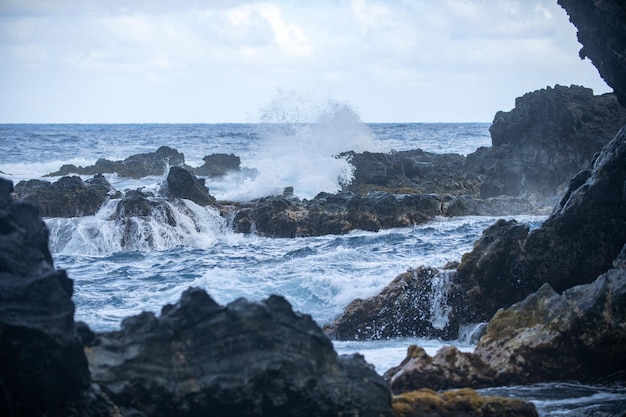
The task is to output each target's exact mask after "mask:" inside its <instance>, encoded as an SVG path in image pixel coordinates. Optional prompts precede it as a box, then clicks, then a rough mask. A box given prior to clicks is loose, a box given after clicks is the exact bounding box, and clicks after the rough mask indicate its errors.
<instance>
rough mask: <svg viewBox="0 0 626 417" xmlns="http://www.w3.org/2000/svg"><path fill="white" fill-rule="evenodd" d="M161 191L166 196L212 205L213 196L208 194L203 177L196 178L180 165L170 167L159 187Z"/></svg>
mask: <svg viewBox="0 0 626 417" xmlns="http://www.w3.org/2000/svg"><path fill="white" fill-rule="evenodd" d="M161 193H162V194H164V195H165V196H166V197H168V198H174V199H175V198H184V199H187V200H191V201H193V202H194V203H196V204H198V205H200V206H209V205H211V206H214V205H216V204H217V201H216V200H215V197H213V196H212V195H210V194H209V190H208V189H207V188H206V186H205V180H204V179H203V178H196V177H195V176H194V175H193V174H192V173H191V172H189V171H187V170H186V169H184V168H181V167H171V168H170V171H169V173H168V174H167V178H166V180H165V182H164V183H163V186H162V187H161Z"/></svg>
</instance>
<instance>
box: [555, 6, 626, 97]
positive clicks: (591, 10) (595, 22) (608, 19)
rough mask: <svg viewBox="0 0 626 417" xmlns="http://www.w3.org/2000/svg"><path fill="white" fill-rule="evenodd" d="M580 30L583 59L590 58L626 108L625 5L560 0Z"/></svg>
mask: <svg viewBox="0 0 626 417" xmlns="http://www.w3.org/2000/svg"><path fill="white" fill-rule="evenodd" d="M558 3H559V4H560V5H561V7H563V8H564V9H565V10H566V11H567V14H568V15H569V17H570V21H571V22H572V23H573V24H574V26H576V29H578V41H579V42H580V43H581V44H582V45H583V47H582V49H581V50H580V53H579V55H580V57H581V58H589V59H590V60H591V62H592V63H593V65H594V66H595V67H596V68H597V69H598V71H599V72H600V75H601V76H602V78H603V79H604V81H606V83H607V84H608V85H609V86H611V87H612V88H613V90H614V92H615V95H616V96H617V99H618V100H619V102H620V103H621V104H622V106H625V107H626V78H625V77H624V68H626V25H624V22H626V5H625V4H624V2H623V1H621V0H604V1H594V2H589V1H585V0H558Z"/></svg>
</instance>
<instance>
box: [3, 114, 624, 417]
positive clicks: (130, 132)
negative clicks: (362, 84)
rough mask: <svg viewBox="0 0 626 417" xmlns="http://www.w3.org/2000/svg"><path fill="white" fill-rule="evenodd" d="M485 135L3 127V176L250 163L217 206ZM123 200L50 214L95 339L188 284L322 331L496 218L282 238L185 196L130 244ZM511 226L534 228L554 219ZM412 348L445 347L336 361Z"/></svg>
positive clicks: (588, 401) (424, 129)
mask: <svg viewBox="0 0 626 417" xmlns="http://www.w3.org/2000/svg"><path fill="white" fill-rule="evenodd" d="M488 127H489V124H487V123H467V124H364V123H361V122H360V121H359V120H358V117H356V116H355V115H354V114H353V113H351V112H349V111H345V109H343V110H342V111H335V112H331V113H325V114H324V115H323V117H320V118H319V119H318V120H317V121H316V123H311V124H303V123H299V124H214V125H202V124H201V125H158V124H154V125H152V124H151V125H0V143H1V145H2V150H3V152H1V153H0V175H1V176H2V177H4V178H7V179H10V180H12V181H13V182H14V183H17V182H19V181H20V180H24V179H34V178H39V179H47V180H49V181H55V180H57V179H58V178H49V177H46V178H43V175H45V174H47V173H50V172H54V171H56V170H58V169H59V168H60V167H61V165H63V164H75V165H83V166H87V165H93V164H94V163H95V162H96V160H97V159H98V158H106V159H109V160H123V159H125V158H127V157H129V156H130V155H134V154H138V153H145V152H154V151H155V150H156V149H157V148H158V147H160V146H163V145H167V146H170V147H172V148H175V149H177V150H178V151H180V152H182V153H184V155H185V161H186V163H187V164H189V165H191V166H199V165H202V163H203V161H202V158H203V157H204V156H206V155H209V154H212V153H233V154H236V155H238V156H239V157H240V158H241V161H242V168H244V169H243V170H242V173H240V174H237V175H229V176H227V177H225V178H222V179H218V180H211V179H207V182H206V184H207V186H208V188H209V189H210V192H211V194H213V195H214V196H215V197H217V199H218V200H226V199H228V200H250V199H254V198H257V197H262V196H265V195H269V194H274V193H280V192H281V191H282V189H283V188H284V187H286V186H293V187H294V191H295V194H296V195H297V196H298V197H300V198H312V197H314V196H315V195H316V194H317V193H319V192H321V191H326V192H334V191H337V190H339V188H340V186H341V183H343V182H347V181H350V178H351V175H352V168H351V166H350V164H349V161H347V160H344V159H341V158H337V157H336V155H338V154H339V153H341V152H343V151H349V150H355V151H358V152H362V151H377V152H389V151H392V150H409V149H417V148H420V149H423V150H425V151H429V152H436V153H460V154H464V155H466V154H468V153H471V152H473V151H475V150H476V148H478V147H480V146H490V145H491V139H490V136H489V131H488ZM105 176H106V177H107V179H108V180H109V182H110V183H111V184H112V185H113V186H114V187H115V188H116V189H117V190H119V191H124V190H130V189H136V188H143V189H144V190H153V191H156V190H157V189H158V188H159V186H160V184H161V183H162V182H163V181H164V179H165V175H163V176H156V177H148V178H143V179H140V180H132V179H127V178H119V177H117V176H116V175H115V174H106V175H105ZM86 178H88V177H84V179H86ZM115 204H116V203H115V201H111V202H109V203H107V204H105V205H104V206H103V207H102V209H101V210H100V211H99V212H98V213H97V214H96V215H94V216H87V217H81V218H72V219H59V218H48V219H45V221H46V223H47V224H48V227H49V228H50V232H51V233H50V250H51V252H52V255H53V259H54V261H55V266H56V267H57V268H62V269H66V270H67V271H68V274H69V276H70V277H71V278H72V279H74V281H75V295H74V302H75V303H76V320H82V321H85V322H86V323H87V324H89V326H90V327H92V328H93V329H94V330H98V331H103V330H112V329H115V328H117V327H118V326H119V324H120V321H121V319H122V318H124V317H127V316H129V315H133V314H137V313H139V312H141V311H144V310H149V311H154V312H158V311H159V310H160V309H161V307H162V306H163V305H164V304H166V303H173V302H176V301H177V300H178V298H179V296H180V294H181V293H182V292H183V291H184V290H185V289H186V288H188V287H189V286H196V287H201V288H204V289H205V290H207V292H208V293H209V294H210V295H211V296H212V297H213V298H214V299H215V300H216V301H217V302H218V303H220V304H225V303H228V302H230V301H233V300H235V299H237V298H238V297H246V298H248V299H252V300H260V299H263V298H265V297H267V296H268V295H270V294H280V295H283V296H285V297H286V298H287V300H288V301H289V302H290V303H291V304H292V306H293V307H294V309H295V310H298V311H300V312H303V313H307V314H310V315H312V316H313V318H314V319H315V320H316V321H317V322H318V323H319V324H320V325H323V324H326V323H329V322H331V321H332V320H333V319H334V318H335V317H337V316H338V315H339V314H340V313H341V312H342V310H343V309H344V308H345V307H346V306H347V305H348V303H350V301H352V300H353V299H355V298H364V297H369V296H372V295H375V294H377V293H378V292H379V291H380V290H381V289H382V288H383V287H384V286H385V285H387V284H388V283H389V282H390V281H391V280H393V278H395V277H396V276H397V275H398V274H400V273H403V272H405V271H406V270H407V269H409V268H415V267H417V266H420V265H430V266H435V267H438V266H442V265H444V264H445V263H447V262H449V261H454V260H457V261H458V260H460V258H461V255H462V254H463V253H466V252H468V251H470V250H471V248H472V245H473V243H474V241H475V240H476V239H477V238H478V237H479V236H480V234H481V233H482V231H483V230H484V229H485V228H486V227H487V226H489V225H491V224H492V223H493V222H494V221H495V220H496V218H492V217H457V218H451V219H450V218H437V219H435V220H433V221H431V222H429V223H426V224H422V225H418V226H415V227H410V228H402V229H392V230H384V231H380V232H378V233H371V232H364V231H355V232H352V233H350V234H348V235H345V236H321V237H313V238H296V239H272V238H264V237H259V236H256V235H242V234H235V233H233V232H232V231H231V230H230V229H229V225H228V219H224V218H222V217H220V216H219V214H218V212H217V211H216V210H214V209H211V208H202V207H199V206H197V205H195V204H193V203H191V202H186V204H185V206H184V207H182V208H181V207H175V208H174V209H175V211H176V216H177V226H176V227H174V228H173V227H171V226H168V225H164V224H163V223H162V222H159V221H158V220H157V219H156V218H154V217H148V218H145V219H142V220H141V225H140V226H141V227H140V228H139V229H138V230H140V231H141V233H138V235H137V236H136V238H135V240H134V241H133V242H130V244H127V245H126V246H125V247H122V246H121V244H120V236H121V230H122V229H121V225H120V224H117V223H116V222H115V220H111V213H112V212H113V211H114V210H115ZM511 218H513V217H511ZM515 218H516V219H517V220H519V221H524V222H529V223H531V225H532V227H538V226H539V225H540V224H541V222H542V221H543V220H544V218H543V217H537V216H517V217H515ZM435 301H436V300H435ZM433 305H436V302H434V303H433ZM439 320H446V317H445V316H442V317H440V318H439ZM446 343H449V342H446ZM453 343H454V344H456V345H457V346H459V347H460V348H461V349H462V350H472V349H473V346H471V345H469V344H467V342H466V341H465V340H463V337H461V338H460V339H459V340H457V341H455V342H453ZM409 344H418V345H420V346H422V347H424V348H426V350H427V351H428V352H430V353H434V352H435V351H436V350H437V349H438V348H439V347H441V346H442V345H443V344H444V342H441V341H438V340H421V339H420V340H417V339H402V340H397V339H394V340H385V341H375V342H356V341H353V342H350V341H349V342H336V343H335V347H336V349H337V350H338V352H339V353H351V352H361V353H362V354H364V355H365V357H366V359H367V360H368V361H369V362H370V363H372V364H373V365H374V366H375V367H376V369H377V371H378V372H380V373H383V372H384V371H385V370H387V369H388V368H390V367H392V366H395V365H398V364H399V363H400V361H401V360H402V359H403V358H404V356H405V353H406V348H407V346H408V345H409ZM483 392H484V393H489V394H498V395H509V396H516V397H520V398H525V399H529V400H531V401H533V402H534V403H535V404H536V405H537V407H538V410H539V412H540V415H543V416H561V415H568V416H569V415H574V416H591V415H596V416H612V415H620V413H621V412H622V411H623V410H624V409H626V390H625V389H624V388H623V387H619V386H618V387H612V388H607V387H605V386H587V385H580V384H576V383H572V382H567V381H564V382H563V383H558V384H537V385H532V386H529V387H500V388H494V389H489V390H483Z"/></svg>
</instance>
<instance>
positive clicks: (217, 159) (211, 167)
mask: <svg viewBox="0 0 626 417" xmlns="http://www.w3.org/2000/svg"><path fill="white" fill-rule="evenodd" d="M202 159H203V161H204V165H202V166H199V167H197V168H194V169H193V173H194V174H196V175H201V176H203V177H211V178H212V177H221V176H223V175H226V174H227V173H229V172H233V171H239V170H240V169H241V159H240V158H239V157H238V156H236V155H233V154H225V153H214V154H211V155H207V156H205V157H204V158H202Z"/></svg>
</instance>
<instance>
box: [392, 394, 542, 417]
mask: <svg viewBox="0 0 626 417" xmlns="http://www.w3.org/2000/svg"><path fill="white" fill-rule="evenodd" d="M392 406H393V415H394V416H395V417H424V416H428V417H456V416H465V417H500V416H507V417H536V416H537V410H536V409H535V406H534V404H532V403H530V402H527V401H523V400H518V399H514V398H503V397H483V396H482V395H480V394H479V393H478V392H476V391H474V390H472V389H468V388H465V389H461V390H453V391H446V392H443V393H438V392H436V391H433V390H431V389H421V390H417V391H411V392H406V393H403V394H400V395H394V396H393V399H392Z"/></svg>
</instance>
